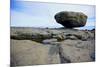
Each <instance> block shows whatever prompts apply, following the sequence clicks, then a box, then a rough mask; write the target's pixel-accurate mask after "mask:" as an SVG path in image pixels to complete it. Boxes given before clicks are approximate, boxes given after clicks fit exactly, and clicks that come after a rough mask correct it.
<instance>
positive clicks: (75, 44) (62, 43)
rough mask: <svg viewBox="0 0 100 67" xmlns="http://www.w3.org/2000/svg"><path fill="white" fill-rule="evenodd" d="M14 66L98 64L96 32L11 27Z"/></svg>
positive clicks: (12, 61)
mask: <svg viewBox="0 0 100 67" xmlns="http://www.w3.org/2000/svg"><path fill="white" fill-rule="evenodd" d="M10 38H11V46H10V47H11V66H28V65H40V64H59V63H77V62H92V61H95V30H77V29H69V28H57V29H56V28H52V29H49V28H32V27H11V35H10Z"/></svg>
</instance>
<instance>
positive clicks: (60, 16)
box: [54, 11, 87, 28]
mask: <svg viewBox="0 0 100 67" xmlns="http://www.w3.org/2000/svg"><path fill="white" fill-rule="evenodd" d="M54 18H55V19H56V21H57V23H60V24H61V25H63V26H64V27H66V28H73V27H83V26H85V24H86V21H87V15H85V14H84V13H81V12H68V11H62V12H59V13H57V14H56V15H55V16H54Z"/></svg>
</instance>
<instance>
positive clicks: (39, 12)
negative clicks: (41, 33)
mask: <svg viewBox="0 0 100 67" xmlns="http://www.w3.org/2000/svg"><path fill="white" fill-rule="evenodd" d="M60 11H75V12H83V13H84V14H86V15H87V16H88V19H87V24H86V26H85V27H82V28H80V29H92V28H94V27H95V22H96V20H95V6H94V5H75V4H57V3H42V2H33V1H30V2H29V1H15V0H11V26H16V27H43V28H45V27H49V28H58V27H63V26H62V25H60V24H58V23H57V22H56V21H55V19H54V15H55V14H56V13H57V12H60Z"/></svg>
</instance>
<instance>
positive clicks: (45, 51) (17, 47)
mask: <svg viewBox="0 0 100 67" xmlns="http://www.w3.org/2000/svg"><path fill="white" fill-rule="evenodd" d="M57 51H58V50H57V48H56V46H51V45H43V44H40V43H37V42H34V41H30V40H11V66H29V65H39V64H54V63H55V64H56V63H60V58H59V54H58V53H57Z"/></svg>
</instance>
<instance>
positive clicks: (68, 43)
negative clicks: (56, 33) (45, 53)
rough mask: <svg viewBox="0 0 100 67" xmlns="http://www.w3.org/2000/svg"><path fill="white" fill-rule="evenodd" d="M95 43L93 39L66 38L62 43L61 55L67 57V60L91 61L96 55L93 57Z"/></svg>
mask: <svg viewBox="0 0 100 67" xmlns="http://www.w3.org/2000/svg"><path fill="white" fill-rule="evenodd" d="M94 45H95V43H93V42H92V41H81V40H65V41H63V42H61V45H60V52H61V55H60V56H62V57H63V58H65V59H67V60H65V61H66V62H68V61H70V62H71V63H73V62H74V63H75V62H90V61H92V60H93V58H94V56H92V57H93V58H91V54H92V53H94V51H95V50H94V48H95V47H94ZM62 63H64V62H62Z"/></svg>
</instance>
